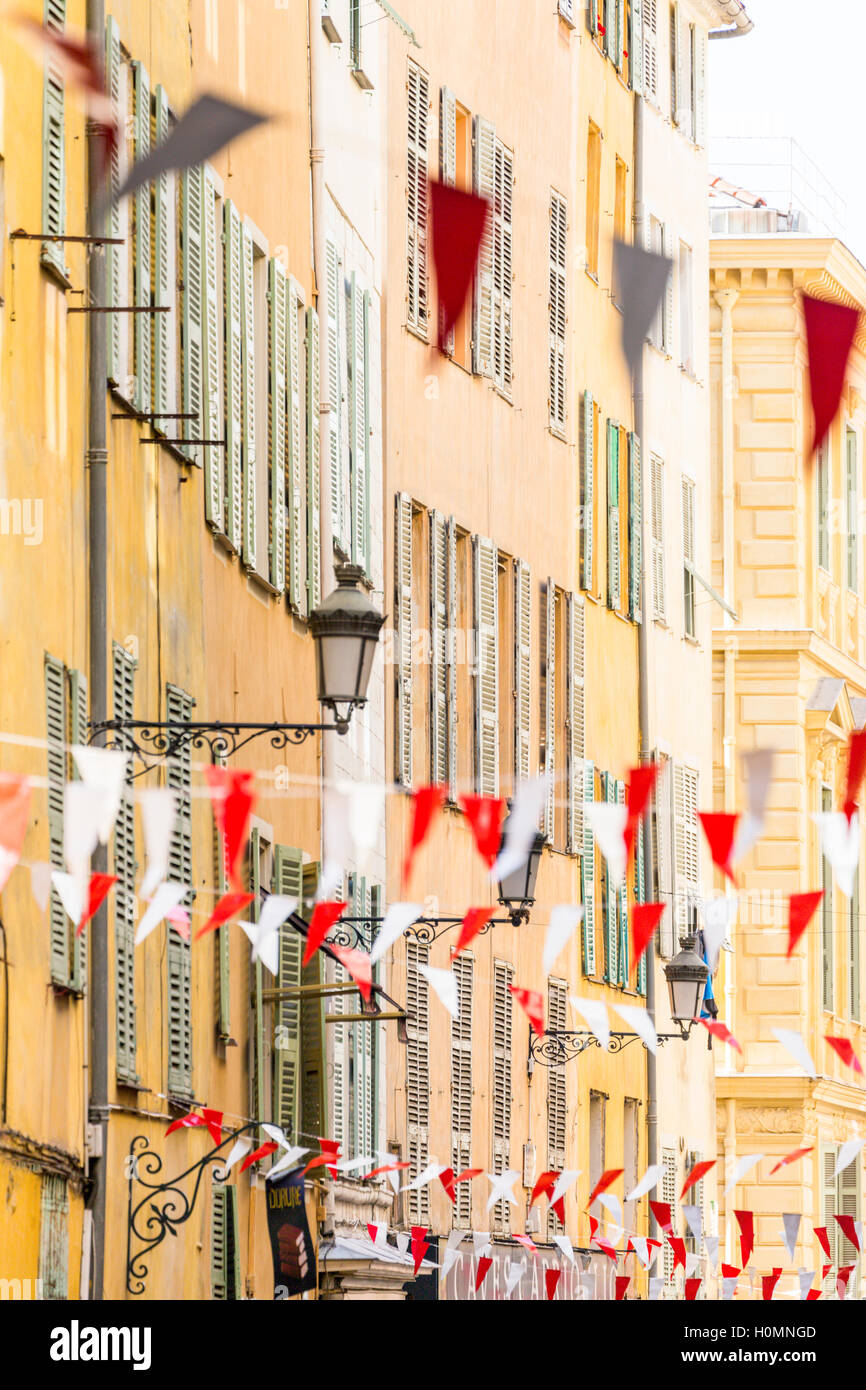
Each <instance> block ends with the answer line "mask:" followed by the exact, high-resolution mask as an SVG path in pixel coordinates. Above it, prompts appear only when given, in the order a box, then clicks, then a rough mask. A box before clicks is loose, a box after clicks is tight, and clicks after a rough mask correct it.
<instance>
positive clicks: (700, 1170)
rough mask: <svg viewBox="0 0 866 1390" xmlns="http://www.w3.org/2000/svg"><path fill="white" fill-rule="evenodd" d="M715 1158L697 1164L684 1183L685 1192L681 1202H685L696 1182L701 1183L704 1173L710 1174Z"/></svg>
mask: <svg viewBox="0 0 866 1390" xmlns="http://www.w3.org/2000/svg"><path fill="white" fill-rule="evenodd" d="M715 1161H716V1160H715V1159H714V1158H705V1159H704V1160H703V1161H702V1162H701V1163H696V1164H695V1166H694V1168H693V1169H692V1171H691V1172H690V1173H689V1175H688V1177H687V1178H686V1180H685V1182H684V1183H683V1190H682V1192H681V1193H680V1201H682V1200H683V1198H684V1197H685V1195H686V1193H687V1192H688V1190H689V1188H690V1187H694V1185H695V1183H696V1182H700V1180H701V1178H702V1177H703V1176H704V1173H708V1172H709V1171H710V1169H711V1168H712V1167H713V1166H714V1164H715Z"/></svg>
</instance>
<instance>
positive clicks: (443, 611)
mask: <svg viewBox="0 0 866 1390" xmlns="http://www.w3.org/2000/svg"><path fill="white" fill-rule="evenodd" d="M447 565H448V551H447V536H446V522H445V517H444V516H443V515H442V513H441V512H439V511H433V512H431V513H430V557H429V575H430V781H431V782H434V783H442V782H446V781H447V780H448V669H447V665H446V650H445V649H446V642H447V622H448V616H447V599H448V595H447V586H446V579H447Z"/></svg>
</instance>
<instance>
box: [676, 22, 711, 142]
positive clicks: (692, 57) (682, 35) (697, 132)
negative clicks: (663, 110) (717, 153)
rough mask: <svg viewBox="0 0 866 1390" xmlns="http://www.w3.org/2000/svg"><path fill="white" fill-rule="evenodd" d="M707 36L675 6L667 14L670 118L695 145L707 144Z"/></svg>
mask: <svg viewBox="0 0 866 1390" xmlns="http://www.w3.org/2000/svg"><path fill="white" fill-rule="evenodd" d="M706 45H707V36H706V34H705V33H704V31H703V29H700V28H698V27H697V26H696V25H694V24H690V23H688V21H687V20H685V19H684V18H683V17H682V8H681V6H680V5H679V4H678V3H676V4H673V5H672V6H671V11H670V47H671V55H670V56H671V117H672V119H673V121H674V124H675V125H678V126H679V128H680V130H681V131H682V132H683V134H684V135H685V136H686V137H687V138H688V139H689V140H692V141H693V142H694V143H695V144H698V145H703V144H704V143H705V142H706V90H705V89H706V66H707V49H706Z"/></svg>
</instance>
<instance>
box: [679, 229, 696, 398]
mask: <svg viewBox="0 0 866 1390" xmlns="http://www.w3.org/2000/svg"><path fill="white" fill-rule="evenodd" d="M679 278H680V283H679V298H680V366H681V367H682V369H683V371H684V372H688V374H689V376H694V375H695V359H694V352H695V348H694V302H693V293H694V291H693V281H692V248H691V247H690V246H686V244H685V242H684V241H681V242H680V264H679Z"/></svg>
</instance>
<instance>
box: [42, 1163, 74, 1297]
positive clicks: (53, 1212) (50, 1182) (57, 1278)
mask: <svg viewBox="0 0 866 1390" xmlns="http://www.w3.org/2000/svg"><path fill="white" fill-rule="evenodd" d="M39 1279H40V1280H41V1282H42V1294H41V1297H42V1298H47V1299H52V1300H58V1301H62V1300H65V1299H67V1298H68V1297H69V1188H68V1186H67V1182H66V1179H65V1178H64V1177H61V1176H60V1174H59V1173H45V1172H43V1174H42V1190H41V1195H40V1221H39Z"/></svg>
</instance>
